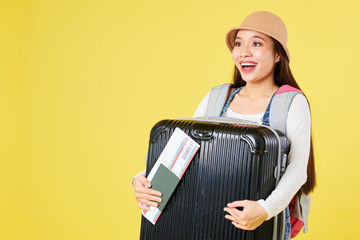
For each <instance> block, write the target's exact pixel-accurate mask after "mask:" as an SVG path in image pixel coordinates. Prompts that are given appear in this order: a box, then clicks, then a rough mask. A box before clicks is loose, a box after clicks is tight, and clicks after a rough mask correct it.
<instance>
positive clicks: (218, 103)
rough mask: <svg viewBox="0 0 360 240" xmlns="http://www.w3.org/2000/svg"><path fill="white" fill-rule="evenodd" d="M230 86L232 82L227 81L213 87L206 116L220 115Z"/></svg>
mask: <svg viewBox="0 0 360 240" xmlns="http://www.w3.org/2000/svg"><path fill="white" fill-rule="evenodd" d="M230 86H231V84H230V83H227V84H223V85H219V86H216V87H213V88H212V89H211V91H210V96H209V101H208V105H207V108H206V112H205V117H220V114H221V111H222V109H223V107H224V105H225V102H226V99H227V97H228V93H229V89H230Z"/></svg>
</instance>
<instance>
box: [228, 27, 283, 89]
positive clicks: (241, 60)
mask: <svg viewBox="0 0 360 240" xmlns="http://www.w3.org/2000/svg"><path fill="white" fill-rule="evenodd" d="M273 44H274V43H273V40H272V39H271V38H270V37H269V36H267V35H265V34H263V33H259V32H256V31H251V30H239V31H238V32H237V34H236V38H235V46H234V48H233V51H232V56H233V59H234V61H235V65H236V67H237V68H238V69H239V71H240V74H241V77H242V79H243V80H244V81H245V82H253V83H259V82H262V81H274V71H275V65H276V63H277V62H279V61H280V57H278V53H276V52H275V51H274V48H273Z"/></svg>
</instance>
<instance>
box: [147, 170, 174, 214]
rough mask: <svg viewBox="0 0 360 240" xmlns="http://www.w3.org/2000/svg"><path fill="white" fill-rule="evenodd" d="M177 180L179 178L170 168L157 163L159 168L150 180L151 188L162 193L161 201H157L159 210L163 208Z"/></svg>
mask: <svg viewBox="0 0 360 240" xmlns="http://www.w3.org/2000/svg"><path fill="white" fill-rule="evenodd" d="M179 182H180V179H179V178H178V177H177V176H176V175H175V174H174V173H173V172H172V171H171V170H170V169H168V168H167V167H165V166H164V165H163V164H160V165H159V168H158V169H157V171H156V173H155V175H154V177H153V179H152V181H151V186H152V187H151V188H152V189H155V190H158V191H160V192H161V193H162V196H161V198H162V202H161V203H159V206H158V209H159V210H160V211H161V212H162V211H163V210H164V208H165V206H166V204H167V203H168V201H169V199H170V197H171V195H172V194H173V192H174V190H175V188H176V186H177V185H178V184H179Z"/></svg>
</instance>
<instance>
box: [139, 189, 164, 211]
mask: <svg viewBox="0 0 360 240" xmlns="http://www.w3.org/2000/svg"><path fill="white" fill-rule="evenodd" d="M135 198H136V199H139V200H140V199H144V200H148V201H154V202H162V199H161V198H159V197H156V196H153V195H150V194H146V193H141V192H135ZM154 207H156V206H154Z"/></svg>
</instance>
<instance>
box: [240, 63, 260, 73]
mask: <svg viewBox="0 0 360 240" xmlns="http://www.w3.org/2000/svg"><path fill="white" fill-rule="evenodd" d="M240 66H241V70H242V71H243V72H245V73H248V72H251V71H252V70H254V69H255V67H256V63H240Z"/></svg>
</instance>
